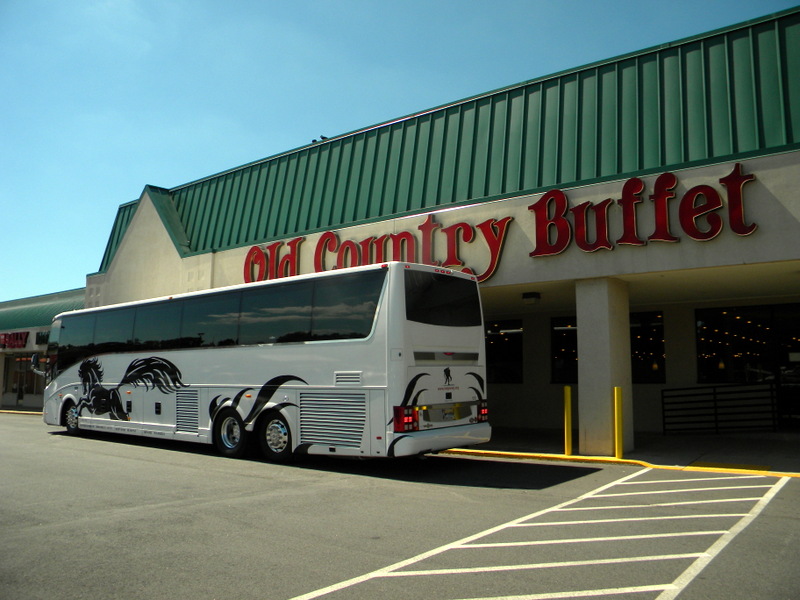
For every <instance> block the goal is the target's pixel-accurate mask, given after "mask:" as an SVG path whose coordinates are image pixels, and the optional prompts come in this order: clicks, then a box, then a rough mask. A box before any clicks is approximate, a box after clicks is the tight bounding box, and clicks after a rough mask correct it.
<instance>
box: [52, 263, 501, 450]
mask: <svg viewBox="0 0 800 600" xmlns="http://www.w3.org/2000/svg"><path fill="white" fill-rule="evenodd" d="M485 365H486V362H485V351H484V337H483V319H482V312H481V305H480V297H479V294H478V285H477V281H476V279H475V277H473V276H470V275H466V274H463V273H460V272H451V271H449V270H447V269H442V268H436V267H429V266H423V265H417V264H406V263H394V262H393V263H387V264H382V265H372V266H367V267H354V268H348V269H341V270H337V271H329V272H325V273H317V274H313V275H301V276H297V277H288V278H284V279H278V280H273V281H268V282H261V283H252V284H246V285H238V286H232V287H228V288H222V289H214V290H208V291H204V292H195V293H189V294H182V295H176V296H173V297H169V298H160V299H154V300H147V301H142V302H131V303H125V304H118V305H113V306H105V307H101V308H95V309H86V310H78V311H72V312H67V313H62V314H60V315H58V316H56V317H55V318H54V319H53V326H52V330H51V334H50V347H49V356H48V359H47V364H46V368H45V369H43V370H44V371H45V373H46V375H47V377H48V379H49V381H48V384H47V387H46V389H45V402H44V422H45V423H47V424H49V425H60V426H64V427H66V429H67V431H68V432H69V433H72V434H77V433H80V432H81V431H83V430H86V431H92V430H94V431H108V432H115V433H123V434H132V435H142V436H151V437H158V438H171V439H176V440H187V441H195V442H201V443H207V444H210V443H213V444H215V445H216V447H217V449H218V450H219V451H220V452H221V453H222V454H223V455H226V456H231V457H235V456H240V455H241V454H242V453H243V452H244V450H245V446H246V444H247V442H248V439H249V438H250V437H251V436H256V438H257V439H258V443H259V445H260V447H261V449H262V451H263V453H264V455H265V456H266V457H267V458H268V459H270V460H278V461H280V460H286V459H288V458H290V457H291V456H292V455H294V454H300V453H306V454H329V455H337V456H355V457H386V456H389V457H391V456H409V455H417V454H422V453H426V452H433V451H437V450H443V449H446V448H452V447H456V446H460V447H464V446H470V445H474V444H480V443H483V442H486V441H488V440H489V438H490V434H491V427H490V425H489V423H488V409H487V403H486V377H485ZM37 370H38V368H37Z"/></svg>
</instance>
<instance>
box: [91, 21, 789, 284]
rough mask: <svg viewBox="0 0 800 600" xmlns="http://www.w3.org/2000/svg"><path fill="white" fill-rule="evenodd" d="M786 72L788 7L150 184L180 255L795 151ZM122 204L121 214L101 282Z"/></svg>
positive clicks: (126, 216) (125, 215) (124, 218)
mask: <svg viewBox="0 0 800 600" xmlns="http://www.w3.org/2000/svg"><path fill="white" fill-rule="evenodd" d="M798 73H800V8H795V9H792V10H788V11H784V12H783V13H778V14H775V15H770V16H767V17H764V18H762V19H758V20H755V21H750V22H747V23H743V24H740V25H736V26H732V27H729V28H726V29H722V30H718V31H714V32H711V33H708V34H704V35H701V36H695V37H693V38H689V39H686V40H682V41H679V42H675V43H673V44H667V45H663V46H659V47H657V48H651V49H648V50H643V51H641V52H637V53H633V54H629V55H625V56H622V57H618V58H616V59H612V60H608V61H603V62H599V63H595V64H592V65H588V66H585V67H581V68H578V69H574V70H571V71H566V72H563V73H559V74H556V75H553V76H549V77H544V78H541V79H536V80H532V81H528V82H525V83H522V84H519V85H515V86H512V87H508V88H504V89H501V90H497V91H493V92H489V93H487V94H484V95H481V96H477V97H473V98H468V99H466V100H462V101H459V102H455V103H453V104H449V105H446V106H442V107H438V108H435V109H431V110H428V111H424V112H420V113H417V114H414V115H410V116H407V117H403V118H400V119H397V120H395V121H392V122H389V123H384V124H381V125H377V126H374V127H369V128H365V129H362V130H359V131H356V132H353V133H348V134H345V135H342V136H338V137H336V138H332V139H329V140H326V141H323V142H320V143H316V144H311V145H309V146H306V147H303V148H299V149H296V150H292V151H290V152H286V153H284V154H280V155H277V156H273V157H270V158H267V159H264V160H261V161H257V162H254V163H251V164H248V165H244V166H242V167H239V168H236V169H232V170H230V171H226V172H223V173H220V174H217V175H214V176H211V177H208V178H205V179H202V180H199V181H195V182H192V183H189V184H186V185H183V186H179V187H176V188H174V189H172V190H163V192H164V194H165V195H164V196H163V197H166V198H167V199H168V200H169V201H171V203H172V208H171V209H170V210H169V211H166V212H168V213H169V219H170V222H169V223H168V225H169V230H170V234H171V235H172V237H173V240H174V241H175V242H176V247H178V249H179V251H180V252H181V253H182V254H184V255H189V254H197V253H204V252H209V251H214V250H224V249H227V248H233V247H240V246H246V245H250V244H254V243H259V242H263V241H267V240H271V239H281V238H286V237H290V236H294V235H301V234H304V233H308V232H312V231H318V230H324V229H334V228H339V227H342V226H345V225H349V224H353V223H358V222H369V221H375V220H380V219H385V218H388V217H391V216H397V215H402V214H414V213H420V212H426V211H429V210H433V209H437V208H441V207H446V206H452V205H458V204H464V203H474V202H483V201H489V200H493V199H497V198H498V197H507V196H513V195H517V194H522V193H531V192H536V191H538V190H542V189H545V188H551V187H554V186H561V187H567V186H571V185H574V184H578V183H581V184H585V183H589V182H594V181H599V180H603V179H610V178H619V177H624V176H626V175H630V174H634V173H636V174H641V173H646V172H648V171H655V170H667V169H673V168H677V167H680V166H688V165H696V164H703V163H709V162H716V161H721V160H729V159H733V158H738V157H746V156H753V155H759V154H767V153H771V152H779V151H785V150H789V149H794V148H797V147H799V146H800V77H798V75H797V74H798ZM163 197H162V200H163ZM134 204H135V203H134ZM131 206H132V205H131V204H127V205H123V206H122V207H120V214H119V215H118V218H117V223H115V226H114V230H113V231H112V236H111V239H110V240H109V246H108V249H107V251H106V254H105V256H104V257H103V262H102V265H101V268H100V270H101V272H102V271H105V270H106V269H107V268H108V266H109V264H110V261H111V258H112V257H113V254H114V252H115V251H116V248H117V246H118V244H119V240H120V239H121V237H122V235H123V234H124V230H125V228H127V224H128V223H129V222H130V216H131V215H132V211H133V210H135V206H134V207H133V208H132V207H131ZM162 209H163V207H162ZM162 209H160V210H159V212H160V213H161V214H162V218H163V215H164V214H166V213H165V212H164V210H162ZM175 217H177V218H175Z"/></svg>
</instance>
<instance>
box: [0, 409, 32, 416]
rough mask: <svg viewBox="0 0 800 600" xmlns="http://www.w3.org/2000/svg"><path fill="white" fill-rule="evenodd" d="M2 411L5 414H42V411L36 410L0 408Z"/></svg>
mask: <svg viewBox="0 0 800 600" xmlns="http://www.w3.org/2000/svg"><path fill="white" fill-rule="evenodd" d="M0 413H2V414H4V415H39V416H41V415H42V411H38V412H37V411H35V410H6V409H3V410H0Z"/></svg>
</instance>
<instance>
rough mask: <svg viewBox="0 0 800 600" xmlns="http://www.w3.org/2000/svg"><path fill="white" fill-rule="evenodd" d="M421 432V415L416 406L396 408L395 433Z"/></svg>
mask: <svg viewBox="0 0 800 600" xmlns="http://www.w3.org/2000/svg"><path fill="white" fill-rule="evenodd" d="M406 431H419V414H418V412H417V407H416V406H395V407H394V432H395V433H404V432H406Z"/></svg>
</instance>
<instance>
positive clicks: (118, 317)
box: [94, 308, 136, 354]
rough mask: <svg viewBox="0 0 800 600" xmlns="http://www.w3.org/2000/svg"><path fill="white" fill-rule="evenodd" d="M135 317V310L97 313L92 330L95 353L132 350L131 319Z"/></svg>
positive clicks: (124, 309)
mask: <svg viewBox="0 0 800 600" xmlns="http://www.w3.org/2000/svg"><path fill="white" fill-rule="evenodd" d="M135 315H136V309H135V308H121V309H117V310H107V311H103V312H99V313H97V322H96V325H95V328H94V345H95V353H96V354H103V353H106V352H129V351H131V350H133V318H134V316H135Z"/></svg>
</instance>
